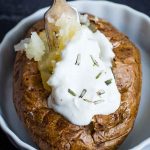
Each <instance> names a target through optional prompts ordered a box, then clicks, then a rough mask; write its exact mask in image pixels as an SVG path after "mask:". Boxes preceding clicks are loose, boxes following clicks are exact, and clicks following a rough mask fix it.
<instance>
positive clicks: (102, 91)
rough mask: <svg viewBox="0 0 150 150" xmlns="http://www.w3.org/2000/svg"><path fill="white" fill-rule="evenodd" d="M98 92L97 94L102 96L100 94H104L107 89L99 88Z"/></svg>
mask: <svg viewBox="0 0 150 150" xmlns="http://www.w3.org/2000/svg"><path fill="white" fill-rule="evenodd" d="M96 93H97V95H99V96H100V95H102V94H105V91H104V90H99V91H97V92H96Z"/></svg>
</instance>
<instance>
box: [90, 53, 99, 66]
mask: <svg viewBox="0 0 150 150" xmlns="http://www.w3.org/2000/svg"><path fill="white" fill-rule="evenodd" d="M90 57H91V60H92V62H93V66H97V67H98V66H99V65H98V62H97V61H96V60H95V59H94V58H93V56H92V55H90Z"/></svg>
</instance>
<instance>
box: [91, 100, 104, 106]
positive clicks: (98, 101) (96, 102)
mask: <svg viewBox="0 0 150 150" xmlns="http://www.w3.org/2000/svg"><path fill="white" fill-rule="evenodd" d="M103 101H104V100H97V101H94V102H93V103H94V104H95V105H96V104H99V103H101V102H103Z"/></svg>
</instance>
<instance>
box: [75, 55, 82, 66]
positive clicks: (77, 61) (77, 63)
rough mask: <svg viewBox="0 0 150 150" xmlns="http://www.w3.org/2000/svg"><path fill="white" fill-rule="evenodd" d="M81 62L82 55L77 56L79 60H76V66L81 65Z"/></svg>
mask: <svg viewBox="0 0 150 150" xmlns="http://www.w3.org/2000/svg"><path fill="white" fill-rule="evenodd" d="M80 62H81V55H80V54H78V55H77V59H76V62H75V65H78V66H79V65H80Z"/></svg>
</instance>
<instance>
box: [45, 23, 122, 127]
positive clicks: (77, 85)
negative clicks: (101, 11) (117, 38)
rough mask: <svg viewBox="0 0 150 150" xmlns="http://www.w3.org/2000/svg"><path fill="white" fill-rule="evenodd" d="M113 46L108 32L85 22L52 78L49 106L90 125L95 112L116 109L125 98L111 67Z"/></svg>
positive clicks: (104, 112) (100, 112) (50, 81)
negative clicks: (91, 28)
mask: <svg viewBox="0 0 150 150" xmlns="http://www.w3.org/2000/svg"><path fill="white" fill-rule="evenodd" d="M112 49H113V46H112V44H111V43H110V42H109V40H108V39H107V38H106V37H105V36H104V34H102V33H101V32H100V31H97V32H95V33H93V32H92V31H91V30H90V29H89V28H88V27H86V26H84V25H82V27H81V29H80V30H79V31H77V32H76V33H75V35H74V37H73V38H72V39H71V41H70V42H69V43H68V44H67V46H66V47H65V48H64V50H63V51H62V60H61V61H60V62H58V63H57V64H56V68H55V69H54V74H53V75H52V76H51V77H50V78H49V80H48V84H49V85H50V86H51V87H52V93H51V95H50V96H49V98H48V106H49V108H52V109H54V110H55V111H56V112H58V113H60V114H61V115H63V116H64V117H65V118H67V119H68V120H69V121H70V122H71V123H73V124H76V125H88V124H89V123H90V122H91V120H92V118H93V116H94V115H98V114H101V115H109V114H111V113H113V112H115V111H116V110H117V109H118V108H119V106H120V99H121V98H120V93H119V91H118V89H117V86H116V83H115V79H114V76H113V73H112V70H111V67H112V60H113V58H114V57H115V55H114V53H113V50H112Z"/></svg>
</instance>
